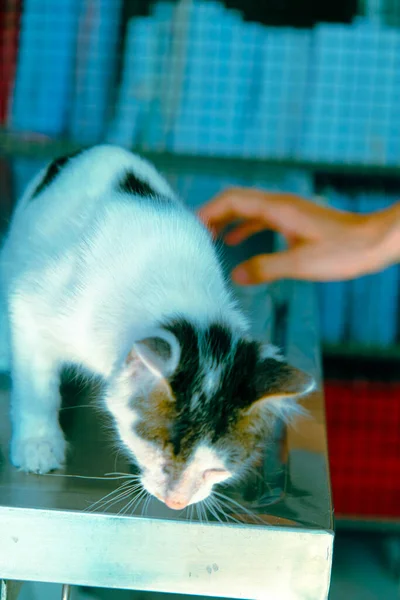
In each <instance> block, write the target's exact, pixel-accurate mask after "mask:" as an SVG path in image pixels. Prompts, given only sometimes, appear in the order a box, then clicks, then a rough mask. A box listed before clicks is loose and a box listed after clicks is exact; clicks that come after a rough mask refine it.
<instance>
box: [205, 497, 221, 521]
mask: <svg viewBox="0 0 400 600" xmlns="http://www.w3.org/2000/svg"><path fill="white" fill-rule="evenodd" d="M204 503H205V505H206V507H207V510H209V511H210V513H211V514H212V515H213V517H214V518H215V519H216V520H217V521H219V522H220V523H222V520H221V518H220V517H219V515H218V513H217V512H216V510H215V508H214V506H213V503H212V498H211V497H210V496H209V497H208V498H206V499H205V500H204Z"/></svg>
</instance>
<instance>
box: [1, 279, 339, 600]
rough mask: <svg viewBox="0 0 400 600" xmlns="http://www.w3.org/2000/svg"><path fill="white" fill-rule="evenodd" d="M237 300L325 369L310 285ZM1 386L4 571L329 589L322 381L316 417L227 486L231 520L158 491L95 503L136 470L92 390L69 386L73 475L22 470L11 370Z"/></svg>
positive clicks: (171, 583)
mask: <svg viewBox="0 0 400 600" xmlns="http://www.w3.org/2000/svg"><path fill="white" fill-rule="evenodd" d="M241 300H242V302H243V304H244V305H245V307H246V309H247V310H249V311H250V313H251V314H252V315H253V317H254V321H253V325H254V330H255V331H258V332H262V336H264V337H270V338H271V337H272V338H274V339H277V341H278V342H279V343H280V344H281V345H284V347H285V354H286V355H287V357H288V359H289V360H290V361H291V362H292V363H293V364H295V365H297V366H298V367H302V368H304V369H306V370H308V371H310V372H313V373H314V374H315V375H316V376H317V378H318V379H319V380H320V374H321V372H320V361H319V339H318V331H317V329H316V300H315V295H314V290H313V287H312V286H310V285H308V284H303V283H290V282H284V283H281V284H279V285H275V286H270V287H269V288H268V289H263V288H260V289H257V290H255V291H254V290H253V291H252V290H248V291H246V292H242V294H241ZM268 302H269V305H268ZM260 303H261V304H260ZM260 306H261V308H260ZM268 306H269V308H268ZM271 307H272V309H273V310H272V311H271V310H270V309H271ZM268 312H269V313H270V315H272V316H274V319H273V320H271V318H269V317H268V316H266V315H267V313H268ZM261 320H262V322H261ZM0 394H1V395H0V447H1V452H2V457H1V462H0V578H2V579H3V580H17V581H18V580H24V581H28V580H32V581H45V582H58V583H63V584H72V585H86V586H99V587H107V588H125V589H136V590H155V591H168V592H177V593H189V594H197V595H212V596H222V597H231V598H265V599H271V600H281V599H283V600H292V599H293V600H298V599H304V600H306V599H307V600H319V599H321V600H322V599H325V598H327V595H328V589H329V581H330V572H331V561H332V547H333V537H334V536H333V522H332V505H331V496H330V485H329V472H328V462H327V446H326V428H325V416H324V401H323V394H322V392H321V391H317V392H315V393H314V394H313V395H312V396H310V397H309V398H308V399H307V400H305V401H304V406H305V407H306V408H307V409H308V411H309V416H308V417H301V418H298V419H297V420H296V422H295V423H294V424H293V425H292V426H290V427H288V428H285V427H283V426H281V427H278V428H277V431H276V439H275V442H274V443H273V444H268V445H267V449H266V453H265V460H264V464H263V465H262V466H261V467H260V468H259V470H258V472H257V473H255V474H254V477H252V478H251V480H249V481H248V482H247V483H246V485H245V486H242V487H241V489H234V488H232V489H229V490H228V489H227V490H224V492H225V493H226V494H227V495H228V496H229V497H230V498H231V499H232V501H230V502H228V504H226V505H225V509H226V512H227V514H228V516H227V517H221V520H222V521H224V519H226V521H225V522H219V521H218V520H217V519H216V518H215V516H213V515H212V514H208V515H207V517H208V520H207V522H206V521H205V519H204V515H202V519H200V518H199V517H198V516H196V517H194V518H192V519H189V516H188V514H187V512H182V513H181V514H179V513H176V512H175V511H170V510H169V509H167V508H166V507H165V506H164V505H162V504H161V503H159V502H158V501H157V500H155V499H154V500H151V502H150V503H149V504H148V506H145V507H143V505H142V506H141V505H139V506H137V507H136V508H135V510H134V511H133V514H130V513H129V514H123V513H120V510H121V508H122V509H123V508H124V505H123V503H122V504H115V505H113V506H110V507H107V506H105V507H104V508H103V509H101V508H99V505H97V507H96V506H95V507H92V508H91V509H90V507H91V506H92V505H93V503H94V502H96V501H98V500H100V499H101V498H103V497H105V496H106V494H109V493H110V492H112V491H113V490H114V489H115V488H116V487H118V485H120V484H121V481H123V480H115V479H112V478H111V476H110V477H109V478H108V479H107V478H104V477H105V474H107V473H114V472H129V465H128V464H126V463H124V462H123V460H122V459H121V457H118V456H116V454H115V452H114V449H113V447H112V443H111V442H110V433H109V431H108V430H107V428H106V427H104V426H103V425H104V417H100V418H99V416H98V414H97V413H96V411H95V410H93V408H92V405H91V402H89V400H88V398H87V396H83V397H80V398H79V399H78V398H77V397H76V396H74V395H72V396H71V395H69V396H68V395H67V397H66V403H67V404H66V410H64V411H63V412H62V415H63V426H64V428H65V430H66V432H67V437H68V439H69V440H70V441H71V442H72V447H73V452H72V454H71V456H70V460H69V463H68V466H67V468H66V471H65V474H50V475H44V476H43V475H42V476H36V475H28V474H23V473H20V472H18V471H17V470H15V469H14V468H12V467H11V466H10V464H9V462H8V443H9V433H10V432H9V424H8V417H7V411H8V382H7V379H6V378H3V380H2V386H1V391H0ZM97 477H98V479H97ZM102 477H103V479H102ZM96 508H97V510H96ZM88 509H90V510H88ZM144 509H145V510H144ZM119 513H120V514H119ZM64 593H65V597H67V596H66V591H65V590H64ZM3 596H4V598H6V597H7V596H6V586H5V585H4V583H3ZM3 596H1V598H2V599H3Z"/></svg>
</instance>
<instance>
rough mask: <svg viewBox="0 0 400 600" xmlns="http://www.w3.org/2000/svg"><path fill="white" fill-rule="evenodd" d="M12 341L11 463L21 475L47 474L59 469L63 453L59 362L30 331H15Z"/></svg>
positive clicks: (34, 333) (63, 456) (64, 447)
mask: <svg viewBox="0 0 400 600" xmlns="http://www.w3.org/2000/svg"><path fill="white" fill-rule="evenodd" d="M11 338H12V341H11V347H12V369H11V374H12V391H11V422H12V438H11V461H12V463H13V464H14V465H15V466H16V467H18V468H20V469H21V470H23V471H27V472H32V473H48V472H49V471H52V470H54V469H59V468H60V467H62V465H63V463H64V461H65V453H66V442H65V439H64V434H63V432H62V430H61V427H60V425H59V421H58V411H59V408H60V404H61V398H60V391H59V384H60V381H59V366H58V361H55V359H54V354H53V353H52V352H50V351H49V348H48V347H46V345H45V344H44V343H43V339H41V338H40V336H38V335H37V332H36V331H34V330H33V329H32V328H28V329H25V331H24V334H23V333H22V332H21V331H18V330H16V329H14V330H13V331H12V335H11ZM52 354H53V356H52Z"/></svg>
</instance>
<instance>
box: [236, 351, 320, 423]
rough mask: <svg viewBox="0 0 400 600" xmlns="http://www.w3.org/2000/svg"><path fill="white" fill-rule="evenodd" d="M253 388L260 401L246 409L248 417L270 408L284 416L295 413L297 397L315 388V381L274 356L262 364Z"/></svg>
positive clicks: (258, 368) (257, 370) (260, 362)
mask: <svg viewBox="0 0 400 600" xmlns="http://www.w3.org/2000/svg"><path fill="white" fill-rule="evenodd" d="M254 385H255V388H256V398H257V399H256V400H255V402H253V403H252V404H251V406H250V407H249V408H248V409H247V411H246V412H247V414H252V413H255V412H256V411H257V410H260V409H262V410H264V409H267V410H270V411H271V412H275V413H277V414H281V415H282V416H285V414H287V413H290V412H293V408H294V407H295V403H294V401H295V400H296V399H297V398H299V397H301V396H305V395H306V394H309V393H311V392H312V391H313V390H314V389H315V387H316V382H315V379H314V378H313V377H311V375H308V374H307V373H305V372H304V371H301V370H299V369H296V368H295V367H292V366H291V365H289V364H288V363H286V362H284V361H283V360H277V359H276V358H272V357H271V358H265V359H263V360H260V361H259V363H258V365H257V368H256V374H255V378H254ZM294 412H296V409H294ZM297 412H298V411H297Z"/></svg>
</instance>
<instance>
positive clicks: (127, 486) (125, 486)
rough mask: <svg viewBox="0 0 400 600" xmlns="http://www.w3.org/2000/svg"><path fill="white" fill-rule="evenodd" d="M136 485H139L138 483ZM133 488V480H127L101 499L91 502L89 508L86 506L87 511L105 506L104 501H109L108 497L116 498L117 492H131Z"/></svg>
mask: <svg viewBox="0 0 400 600" xmlns="http://www.w3.org/2000/svg"><path fill="white" fill-rule="evenodd" d="M136 485H138V484H136ZM132 488H133V485H132V482H131V481H125V482H124V483H122V484H121V485H120V486H118V487H117V488H116V489H114V490H112V491H111V492H109V493H108V494H106V495H105V496H103V497H102V498H100V500H97V501H96V502H94V503H93V504H91V505H90V506H89V507H88V508H85V511H92V510H93V509H98V508H99V505H101V506H103V503H104V502H107V499H108V498H109V499H110V500H115V497H116V495H117V494H124V493H125V492H127V493H130V492H131V491H132Z"/></svg>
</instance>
